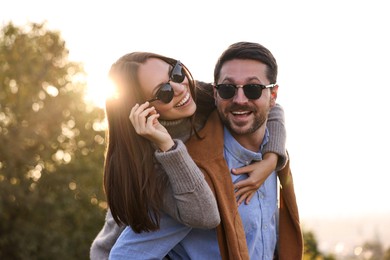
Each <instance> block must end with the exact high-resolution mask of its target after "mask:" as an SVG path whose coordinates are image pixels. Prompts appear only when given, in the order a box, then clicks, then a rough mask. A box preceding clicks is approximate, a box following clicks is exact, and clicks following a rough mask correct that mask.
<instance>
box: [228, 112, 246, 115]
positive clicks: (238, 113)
mask: <svg viewBox="0 0 390 260" xmlns="http://www.w3.org/2000/svg"><path fill="white" fill-rule="evenodd" d="M248 113H249V111H232V114H233V115H244V114H248Z"/></svg>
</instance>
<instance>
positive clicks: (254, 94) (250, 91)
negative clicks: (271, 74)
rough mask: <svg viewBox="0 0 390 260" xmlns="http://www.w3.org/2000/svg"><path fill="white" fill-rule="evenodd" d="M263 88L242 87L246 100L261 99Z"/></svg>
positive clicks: (254, 86)
mask: <svg viewBox="0 0 390 260" xmlns="http://www.w3.org/2000/svg"><path fill="white" fill-rule="evenodd" d="M262 90H263V88H262V87H261V85H256V84H248V85H245V86H244V93H245V96H246V97H247V98H248V99H258V98H260V97H261V92H262Z"/></svg>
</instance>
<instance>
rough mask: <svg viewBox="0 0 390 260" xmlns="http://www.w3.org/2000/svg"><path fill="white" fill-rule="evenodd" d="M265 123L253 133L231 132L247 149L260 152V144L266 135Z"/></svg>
mask: <svg viewBox="0 0 390 260" xmlns="http://www.w3.org/2000/svg"><path fill="white" fill-rule="evenodd" d="M265 126H266V125H265V124H264V125H262V126H261V127H260V128H259V129H257V130H256V131H255V132H253V133H251V134H236V133H231V134H232V136H233V137H234V139H236V141H237V142H238V143H239V144H240V145H241V146H242V147H244V148H245V149H248V150H250V151H252V152H256V153H257V152H259V149H260V146H261V144H262V142H263V139H264V135H265Z"/></svg>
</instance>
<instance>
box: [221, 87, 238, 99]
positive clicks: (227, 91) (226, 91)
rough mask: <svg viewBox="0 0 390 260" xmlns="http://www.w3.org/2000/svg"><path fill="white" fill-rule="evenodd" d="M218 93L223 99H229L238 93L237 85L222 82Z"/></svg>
mask: <svg viewBox="0 0 390 260" xmlns="http://www.w3.org/2000/svg"><path fill="white" fill-rule="evenodd" d="M217 90H218V94H219V96H220V97H221V98H223V99H229V98H232V97H234V95H235V94H236V87H235V86H234V85H230V84H220V85H218V88H217Z"/></svg>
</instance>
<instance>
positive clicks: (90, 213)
mask: <svg viewBox="0 0 390 260" xmlns="http://www.w3.org/2000/svg"><path fill="white" fill-rule="evenodd" d="M84 79H85V73H84V72H83V68H82V67H81V66H80V65H79V64H77V63H73V62H70V61H68V50H67V49H66V47H65V42H64V40H62V39H61V36H60V34H59V33H58V32H55V31H49V30H47V29H46V28H45V24H35V23H30V24H28V25H27V26H25V27H23V28H21V27H16V26H14V25H13V24H12V23H9V24H7V25H6V26H4V27H3V28H2V29H1V31H0V193H1V197H0V259H88V257H89V247H90V245H91V243H92V240H93V238H94V237H95V236H96V235H97V233H98V231H99V229H100V228H101V227H102V225H103V221H104V209H105V207H106V205H105V198H104V194H103V190H102V169H103V157H104V132H103V131H102V130H101V127H99V126H100V125H101V123H102V122H103V120H104V111H103V110H102V109H99V108H96V107H92V106H90V105H88V104H86V103H85V102H84V100H83V95H84V91H85V85H86V84H85V82H84Z"/></svg>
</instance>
